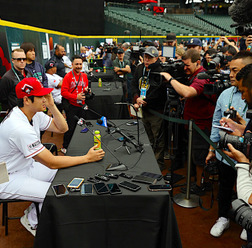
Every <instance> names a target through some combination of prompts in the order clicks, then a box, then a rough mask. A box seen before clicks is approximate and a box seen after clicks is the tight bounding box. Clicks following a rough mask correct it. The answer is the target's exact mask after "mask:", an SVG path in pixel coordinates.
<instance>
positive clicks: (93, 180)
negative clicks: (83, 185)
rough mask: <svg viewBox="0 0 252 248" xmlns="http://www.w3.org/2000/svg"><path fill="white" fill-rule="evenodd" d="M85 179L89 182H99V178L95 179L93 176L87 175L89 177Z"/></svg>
mask: <svg viewBox="0 0 252 248" xmlns="http://www.w3.org/2000/svg"><path fill="white" fill-rule="evenodd" d="M87 181H89V182H91V183H99V182H100V180H98V179H95V178H93V177H89V178H88V179H87Z"/></svg>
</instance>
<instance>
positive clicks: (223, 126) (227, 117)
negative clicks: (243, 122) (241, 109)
mask: <svg viewBox="0 0 252 248" xmlns="http://www.w3.org/2000/svg"><path fill="white" fill-rule="evenodd" d="M229 117H230V114H228V115H227V117H226V118H227V119H228V118H229ZM225 124H226V122H224V123H223V124H222V126H223V127H224V125H225Z"/></svg>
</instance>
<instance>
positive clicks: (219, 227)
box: [210, 217, 229, 238]
mask: <svg viewBox="0 0 252 248" xmlns="http://www.w3.org/2000/svg"><path fill="white" fill-rule="evenodd" d="M228 228H229V219H227V218H224V217H220V218H219V219H218V220H217V221H216V223H215V224H214V225H213V227H212V228H211V230H210V234H211V235H212V236H214V237H216V238H218V237H220V236H221V235H222V233H223V232H224V231H225V230H226V229H228Z"/></svg>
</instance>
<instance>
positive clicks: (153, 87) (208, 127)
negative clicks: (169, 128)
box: [0, 33, 252, 247]
mask: <svg viewBox="0 0 252 248" xmlns="http://www.w3.org/2000/svg"><path fill="white" fill-rule="evenodd" d="M251 39H252V38H251V36H248V37H247V38H246V39H245V40H244V42H243V44H241V43H239V44H238V43H236V42H235V41H234V40H231V39H228V38H227V37H224V36H221V37H219V39H216V40H215V39H213V40H211V41H209V42H208V43H203V42H202V41H201V40H200V39H198V38H191V39H189V40H187V41H181V42H180V43H178V41H177V39H176V35H175V34H174V33H169V34H167V37H166V39H165V40H163V41H162V42H159V41H144V42H143V43H141V42H138V43H128V42H125V43H122V44H104V45H99V46H98V47H97V48H96V50H94V47H93V46H90V47H81V48H80V54H77V55H74V56H73V58H72V59H71V61H70V60H69V58H68V57H67V56H66V52H65V48H64V46H62V45H59V44H57V45H56V46H55V49H54V54H53V56H52V57H51V58H50V59H49V60H48V61H47V62H46V63H45V67H43V66H42V65H41V64H40V63H38V62H37V61H36V57H35V56H36V53H35V52H36V51H35V46H34V45H33V44H32V43H29V42H27V43H23V44H22V45H21V47H20V48H18V49H15V50H13V51H12V53H11V61H12V68H11V69H10V70H9V71H7V72H6V73H5V74H4V75H3V77H2V79H1V82H0V100H1V104H2V109H3V110H8V112H9V113H8V116H7V118H5V120H4V121H3V122H2V123H1V126H0V143H1V146H4V148H5V149H1V151H0V161H6V162H7V168H8V172H9V176H10V181H9V182H8V183H4V184H1V185H0V198H18V199H29V200H34V201H38V202H40V203H41V204H42V202H43V199H44V197H45V195H46V192H47V190H48V188H49V186H50V182H51V180H52V179H53V177H54V175H55V173H56V170H55V169H58V168H62V166H63V165H64V166H65V167H68V166H73V165H76V164H79V163H86V162H91V161H97V160H100V159H102V157H103V156H104V151H103V150H99V151H97V150H95V149H94V147H92V148H91V149H90V151H89V152H88V153H87V154H86V155H84V156H80V157H75V158H72V157H68V156H61V157H55V156H53V155H52V154H51V153H50V152H49V151H48V150H47V149H46V148H45V147H44V146H43V144H42V143H41V131H44V130H49V131H55V132H59V133H64V139H63V145H62V148H61V152H62V153H64V154H66V153H67V149H68V145H69V143H70V141H71V138H72V135H73V132H74V129H75V127H76V123H77V120H76V118H75V116H78V117H79V118H81V117H84V116H85V111H84V110H83V105H84V104H85V99H86V94H87V93H88V92H89V91H90V89H89V81H88V76H87V74H89V73H90V72H92V71H93V69H92V68H91V67H90V65H91V64H92V61H93V60H94V59H100V60H101V61H102V66H103V67H105V68H107V69H111V70H113V71H114V78H115V80H116V81H120V82H122V86H123V94H124V96H125V99H126V100H127V101H128V102H130V103H132V104H134V107H135V109H136V110H137V111H139V112H140V111H141V112H142V121H143V124H144V127H145V130H146V133H147V135H148V137H149V140H150V143H151V145H152V147H153V151H154V153H155V156H156V159H157V162H158V165H159V167H160V170H161V171H163V170H164V169H166V165H165V163H164V155H165V149H166V138H167V137H166V135H165V133H166V132H165V131H164V130H165V128H166V126H165V122H164V120H163V118H161V117H160V116H159V115H157V114H156V113H160V114H167V113H168V114H169V112H170V111H173V109H169V108H168V106H169V105H167V103H168V102H169V99H171V97H173V95H174V92H175V93H176V97H177V99H178V102H179V105H180V107H182V111H181V113H180V117H179V118H183V119H184V120H193V121H194V123H195V124H196V125H197V126H198V127H199V128H200V129H201V131H202V132H203V133H204V134H205V135H206V136H208V137H209V138H210V139H211V141H212V142H214V143H216V144H218V142H219V141H220V134H219V128H218V127H217V126H219V125H220V124H222V126H227V127H230V128H231V129H232V130H233V133H232V134H235V135H239V136H243V135H244V134H245V132H246V131H247V130H251V120H250V119H249V118H247V117H246V112H247V110H248V109H250V107H251V106H252V91H251V88H252V87H251V85H252V83H251V82H250V81H251V80H252V66H251V65H252V53H251V52H250V51H247V48H249V44H250V42H251ZM166 47H174V50H173V51H174V54H173V56H171V57H167V56H164V51H165V48H166ZM248 50H249V49H248ZM181 62H182V64H181ZM176 63H180V67H181V68H182V71H180V74H179V76H178V75H177V74H174V71H175V70H176V69H175V68H176V66H174V65H176ZM202 74H207V75H208V76H209V77H206V78H202V77H201V76H200V75H202ZM215 76H218V80H219V81H220V84H223V85H226V84H224V83H225V80H226V79H227V77H228V78H229V79H228V80H227V81H229V82H230V83H229V85H228V86H230V87H226V86H225V87H224V89H222V91H221V92H218V91H217V92H213V93H212V94H209V93H206V92H205V91H204V89H205V85H209V84H211V85H212V86H213V87H216V85H215V83H216V81H215V80H212V79H213V78H214V77H215ZM224 76H226V77H224ZM223 78H225V80H224V79H223ZM50 93H51V94H50ZM167 108H168V109H167ZM227 110H236V111H237V114H236V116H235V118H234V119H233V120H232V119H231V118H226V117H225V116H224V112H225V111H227ZM41 111H48V113H50V114H51V117H49V116H48V115H47V114H44V113H41ZM153 111H154V112H153ZM61 113H64V114H65V118H66V120H65V119H64V118H63V116H62V114H61ZM246 126H247V127H246ZM180 128H181V127H180ZM182 129H183V130H187V129H188V127H187V125H186V126H183V127H182ZM173 135H176V133H174V134H173ZM180 148H181V147H180ZM228 148H229V151H225V153H226V154H227V155H228V156H230V158H232V159H233V162H234V163H235V164H236V168H237V171H236V170H235V169H234V167H232V166H231V165H230V164H229V162H228V161H226V160H224V159H223V158H222V156H221V155H220V154H219V153H218V152H216V151H215V149H214V147H213V146H211V145H209V143H208V142H207V141H206V140H205V139H204V138H203V137H202V136H201V135H200V134H199V133H198V132H196V131H193V139H192V171H191V175H192V177H194V179H195V180H194V181H195V182H194V183H192V187H191V193H196V194H197V193H199V191H198V190H199V186H198V185H197V183H196V182H197V181H199V180H197V179H199V177H197V167H201V168H203V167H204V166H205V164H207V163H209V161H213V160H217V161H219V163H218V170H219V195H218V209H219V210H218V219H217V221H216V223H215V224H214V225H213V227H212V228H211V230H210V234H211V235H212V236H214V237H220V236H221V235H222V233H223V232H224V231H225V230H226V229H228V228H229V222H230V221H229V215H228V213H229V210H230V205H231V201H232V197H233V189H234V186H235V185H236V181H237V187H238V188H237V191H238V196H239V197H241V198H242V199H244V200H245V201H246V202H247V203H248V204H249V205H250V204H251V203H252V200H251V197H252V196H251V192H252V188H251V182H252V181H251V178H250V175H249V174H250V161H249V158H246V156H245V155H244V154H243V153H241V152H240V151H237V150H236V149H235V148H234V147H233V146H232V145H228ZM182 149H183V148H182ZM178 152H180V151H178ZM35 160H36V162H35ZM20 165H22V166H21V167H20ZM44 165H45V166H44ZM40 167H41V169H40ZM244 171H247V172H249V173H247V174H246V173H245V172H244ZM237 174H238V177H237ZM27 180H28V181H27ZM241 180H244V183H243V182H242V181H241ZM24 182H26V183H24ZM245 182H246V183H245ZM42 185H43V186H42ZM42 188H43V189H42ZM14 189H15V190H14ZM31 195H32V197H30V196H31ZM21 222H22V224H23V225H24V226H26V228H27V229H28V230H29V231H30V232H32V233H33V234H34V233H35V229H36V224H37V220H36V212H35V208H34V207H30V208H29V209H28V210H27V211H25V216H24V217H23V218H22V219H21ZM241 238H242V239H247V240H248V243H250V242H252V235H251V234H250V232H248V233H246V231H245V230H243V232H242V234H241ZM248 247H249V246H248Z"/></svg>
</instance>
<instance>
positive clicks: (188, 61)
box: [161, 49, 216, 193]
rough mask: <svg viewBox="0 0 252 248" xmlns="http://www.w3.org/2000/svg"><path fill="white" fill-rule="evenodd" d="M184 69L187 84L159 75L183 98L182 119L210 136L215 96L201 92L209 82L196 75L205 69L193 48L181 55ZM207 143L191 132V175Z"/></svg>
mask: <svg viewBox="0 0 252 248" xmlns="http://www.w3.org/2000/svg"><path fill="white" fill-rule="evenodd" d="M182 61H183V62H184V71H185V73H186V74H187V75H188V77H189V78H188V85H189V86H188V85H185V84H182V83H180V82H178V81H177V80H176V79H174V78H173V77H172V76H171V75H170V74H169V73H166V72H162V73H161V75H163V76H164V77H165V79H166V80H167V81H168V83H170V84H171V85H172V87H173V88H174V90H175V91H176V92H177V93H178V94H179V95H180V96H182V97H184V98H185V99H186V100H185V107H184V119H185V120H194V122H195V124H196V125H197V126H198V127H199V128H200V129H201V130H202V131H203V132H204V133H205V134H206V135H207V136H210V130H211V124H212V116H213V112H214V108H215V101H216V100H215V96H214V95H211V96H207V95H205V94H204V93H203V89H204V85H205V84H207V83H209V82H208V80H206V79H198V78H197V75H198V74H199V73H200V72H203V71H205V69H204V68H203V67H202V66H201V65H200V54H199V52H198V51H197V50H195V49H189V50H187V51H186V52H185V54H184V56H183V57H182ZM208 147H209V145H208V143H207V142H206V141H205V140H204V139H203V138H202V137H201V136H200V135H199V134H198V133H197V132H196V131H194V132H193V141H192V162H193V163H192V176H194V177H195V181H196V180H197V177H196V165H201V166H204V165H205V158H206V156H207V153H208ZM197 188H198V186H197V185H196V184H194V186H192V187H191V191H192V193H196V190H197Z"/></svg>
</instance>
